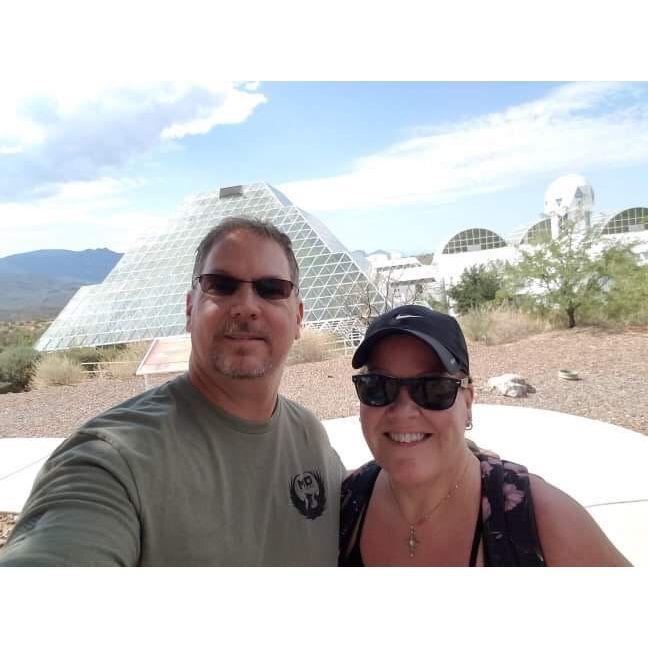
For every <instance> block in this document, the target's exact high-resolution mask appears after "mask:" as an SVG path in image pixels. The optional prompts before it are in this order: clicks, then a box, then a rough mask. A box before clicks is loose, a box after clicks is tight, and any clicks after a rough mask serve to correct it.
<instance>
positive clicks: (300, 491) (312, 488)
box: [290, 470, 326, 520]
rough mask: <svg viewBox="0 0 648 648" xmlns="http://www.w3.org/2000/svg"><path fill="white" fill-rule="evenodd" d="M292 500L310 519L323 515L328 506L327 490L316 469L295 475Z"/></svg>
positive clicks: (291, 489) (292, 481) (292, 480)
mask: <svg viewBox="0 0 648 648" xmlns="http://www.w3.org/2000/svg"><path fill="white" fill-rule="evenodd" d="M290 500H291V501H292V503H293V505H294V506H295V508H296V509H297V510H298V511H299V512H300V513H301V514H302V515H303V516H304V517H306V518H308V519H309V520H314V519H315V518H318V517H319V516H320V515H322V513H324V509H325V508H326V490H325V488H324V482H323V481H322V477H321V475H320V474H319V473H318V472H317V471H316V470H310V471H308V472H303V473H300V474H298V475H295V476H294V477H293V478H292V479H291V480H290Z"/></svg>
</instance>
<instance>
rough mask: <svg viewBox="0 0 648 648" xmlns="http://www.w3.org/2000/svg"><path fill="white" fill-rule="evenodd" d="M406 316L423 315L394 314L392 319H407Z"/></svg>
mask: <svg viewBox="0 0 648 648" xmlns="http://www.w3.org/2000/svg"><path fill="white" fill-rule="evenodd" d="M408 317H423V315H396V317H394V319H407V318H408Z"/></svg>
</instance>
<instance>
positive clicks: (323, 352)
mask: <svg viewBox="0 0 648 648" xmlns="http://www.w3.org/2000/svg"><path fill="white" fill-rule="evenodd" d="M336 342H337V338H336V336H335V335H334V334H333V333H331V332H330V331H318V330H316V329H310V328H305V329H302V332H301V337H300V338H299V340H297V341H296V342H295V344H294V345H293V347H292V349H291V351H290V354H289V356H288V360H287V363H288V364H300V363H302V362H320V361H321V360H327V359H328V358H330V357H331V356H332V355H333V353H334V351H335V349H334V347H335V345H336Z"/></svg>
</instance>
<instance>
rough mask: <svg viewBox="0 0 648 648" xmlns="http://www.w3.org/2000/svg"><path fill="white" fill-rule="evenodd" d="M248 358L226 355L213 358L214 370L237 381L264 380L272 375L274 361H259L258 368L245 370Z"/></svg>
mask: <svg viewBox="0 0 648 648" xmlns="http://www.w3.org/2000/svg"><path fill="white" fill-rule="evenodd" d="M246 360H247V358H246V357H245V356H242V357H236V356H235V357H233V358H232V357H227V356H225V355H224V354H218V355H215V356H212V368H213V369H214V371H215V372H216V373H219V374H221V375H222V376H226V377H227V378H235V379H237V380H250V379H252V378H262V377H263V376H265V375H266V374H268V373H270V371H271V370H272V369H273V366H274V365H273V363H272V360H270V359H268V360H266V361H261V362H259V361H257V363H256V364H257V366H256V367H251V368H249V369H245V368H244V367H243V366H241V365H243V364H244V363H245V361H246Z"/></svg>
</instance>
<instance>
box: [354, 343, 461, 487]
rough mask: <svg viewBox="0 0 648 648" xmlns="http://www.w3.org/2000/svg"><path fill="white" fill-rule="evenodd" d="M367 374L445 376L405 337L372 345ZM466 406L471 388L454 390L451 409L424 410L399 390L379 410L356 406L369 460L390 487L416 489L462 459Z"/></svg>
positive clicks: (427, 352) (433, 357) (422, 347)
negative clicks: (370, 455) (395, 484)
mask: <svg viewBox="0 0 648 648" xmlns="http://www.w3.org/2000/svg"><path fill="white" fill-rule="evenodd" d="M367 369H368V370H369V372H370V373H379V374H384V375H386V376H393V377H395V378H416V377H418V376H422V375H425V374H436V375H442V376H448V375H449V374H448V373H447V371H446V369H445V367H444V366H443V365H442V364H441V361H440V360H439V358H438V356H437V354H436V353H435V352H434V351H433V350H432V349H431V348H430V347H429V346H428V345H427V344H425V343H424V342H421V341H420V340H419V339H417V338H416V337H413V336H411V335H407V334H403V335H401V334H398V335H391V336H389V337H386V338H384V339H382V340H381V341H380V342H378V343H377V344H376V345H375V346H374V348H373V351H372V352H371V356H370V357H369V360H368V362H367ZM472 400H473V390H472V387H470V388H467V389H461V388H460V389H459V392H458V393H457V398H456V400H455V402H454V404H453V405H452V407H450V408H449V409H447V410H440V411H436V410H428V409H424V408H423V407H420V406H419V405H417V404H416V403H415V402H414V401H413V400H412V399H411V398H410V395H409V393H408V391H407V389H406V388H405V387H401V389H400V391H399V393H398V396H397V398H396V400H395V401H394V402H393V403H391V404H389V405H386V406H385V407H371V406H369V405H363V404H362V403H361V404H360V422H361V423H362V431H363V434H364V437H365V440H366V442H367V445H368V446H369V448H370V450H371V452H372V453H373V456H374V458H375V459H376V461H377V462H378V464H379V465H380V466H381V467H382V468H383V469H384V470H385V471H387V473H389V475H390V477H391V478H392V479H393V480H394V481H395V482H401V483H403V484H410V485H416V484H420V483H423V482H426V481H428V480H430V479H434V478H435V477H436V476H438V475H439V474H441V473H442V472H443V470H444V469H448V468H451V467H452V466H453V465H454V463H455V462H456V461H459V460H461V457H463V453H464V452H465V441H464V430H465V428H466V423H467V422H468V420H469V419H470V408H471V406H472Z"/></svg>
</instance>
